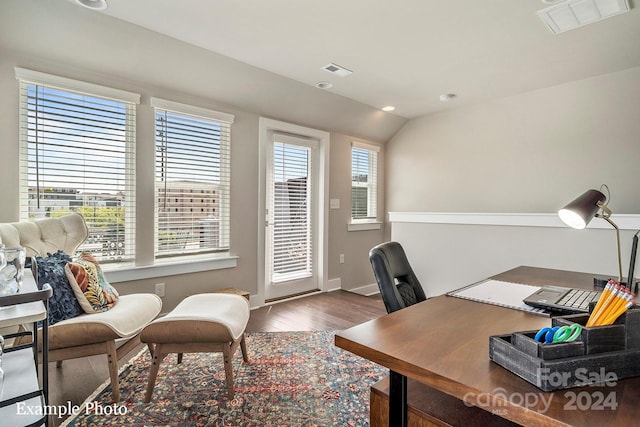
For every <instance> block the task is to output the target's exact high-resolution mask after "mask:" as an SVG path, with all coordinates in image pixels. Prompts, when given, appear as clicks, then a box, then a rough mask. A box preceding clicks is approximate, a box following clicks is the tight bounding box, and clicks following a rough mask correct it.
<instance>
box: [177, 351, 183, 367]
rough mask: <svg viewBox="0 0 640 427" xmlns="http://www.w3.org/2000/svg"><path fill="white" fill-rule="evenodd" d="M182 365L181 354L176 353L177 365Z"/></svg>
mask: <svg viewBox="0 0 640 427" xmlns="http://www.w3.org/2000/svg"><path fill="white" fill-rule="evenodd" d="M181 363H182V353H178V365H179V364H181Z"/></svg>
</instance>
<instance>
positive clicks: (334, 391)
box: [63, 332, 389, 427]
mask: <svg viewBox="0 0 640 427" xmlns="http://www.w3.org/2000/svg"><path fill="white" fill-rule="evenodd" d="M246 339H247V350H248V353H249V359H250V362H249V363H244V362H243V361H242V355H241V352H240V349H238V351H237V352H236V355H235V357H234V360H233V371H234V384H235V391H236V394H235V398H234V399H233V400H231V401H230V400H229V399H228V396H227V392H226V383H225V379H224V378H225V377H224V369H223V366H222V355H221V354H220V353H214V354H210V353H199V354H185V355H184V358H183V361H182V364H180V365H178V364H176V355H174V354H170V355H168V356H167V357H166V358H165V359H164V361H163V363H162V364H161V365H160V371H159V373H158V379H157V381H156V386H155V389H154V393H153V397H152V400H151V403H148V404H147V403H144V393H145V390H146V385H147V377H148V372H149V364H150V359H151V358H150V356H149V352H148V350H147V349H146V348H145V349H144V350H143V351H142V352H141V353H140V354H138V355H137V356H136V357H134V358H133V359H132V361H131V362H129V363H127V364H126V365H124V366H123V368H122V369H121V373H120V387H121V395H122V399H121V402H120V403H119V404H118V405H115V406H114V405H113V404H112V403H111V387H110V385H109V383H108V382H105V383H104V384H103V385H102V386H100V387H99V388H98V390H97V391H96V392H95V393H94V394H93V395H91V396H89V398H88V399H87V400H86V401H85V402H84V403H83V407H81V408H80V409H79V410H78V411H77V412H78V414H77V415H75V416H72V417H70V418H69V419H68V420H67V421H66V422H65V423H64V424H63V426H67V427H80V426H125V425H126V426H239V427H240V426H241V427H246V426H305V427H306V426H323V427H325V426H340V427H342V426H368V425H369V387H370V385H371V384H372V383H374V382H376V381H378V380H380V379H381V378H383V377H385V376H386V375H388V373H389V371H388V370H387V369H386V368H383V367H381V366H379V365H376V364H375V363H372V362H369V361H368V360H365V359H362V358H360V357H358V356H355V355H353V354H351V353H349V352H346V351H343V350H342V349H339V348H337V347H335V346H334V344H333V332H268V333H251V334H247V338H246ZM124 412H126V413H124Z"/></svg>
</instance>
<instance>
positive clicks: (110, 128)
mask: <svg viewBox="0 0 640 427" xmlns="http://www.w3.org/2000/svg"><path fill="white" fill-rule="evenodd" d="M16 78H18V79H19V80H20V189H21V191H20V216H21V220H34V219H39V218H44V217H57V216H61V215H64V214H67V213H69V212H78V213H80V214H82V215H83V216H84V218H85V220H86V222H87V226H88V228H89V237H88V239H87V240H86V242H85V243H84V244H83V245H82V246H81V247H80V248H79V249H80V250H86V251H89V252H91V253H92V254H93V255H94V256H96V258H97V259H98V260H100V261H101V262H110V261H124V260H132V259H134V258H135V175H134V169H135V122H136V120H135V110H136V105H135V104H136V103H137V102H139V95H137V94H131V93H128V92H124V91H120V90H115V89H110V88H106V87H102V86H97V85H93V84H88V83H84V82H78V81H74V80H70V79H66V78H62V77H58V76H52V75H48V74H44V73H38V72H33V71H30V70H23V69H19V68H16ZM89 91H91V92H89ZM96 93H97V94H96Z"/></svg>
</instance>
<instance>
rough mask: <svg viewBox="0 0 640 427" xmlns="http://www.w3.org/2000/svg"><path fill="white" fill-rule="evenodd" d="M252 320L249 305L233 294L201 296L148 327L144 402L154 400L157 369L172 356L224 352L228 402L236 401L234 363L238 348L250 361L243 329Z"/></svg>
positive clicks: (187, 300)
mask: <svg viewBox="0 0 640 427" xmlns="http://www.w3.org/2000/svg"><path fill="white" fill-rule="evenodd" d="M248 321H249V302H248V301H247V300H246V298H243V297H241V296H239V295H231V294H198V295H193V296H190V297H187V298H185V299H184V300H183V301H182V302H181V303H180V304H178V306H177V307H176V308H175V309H173V310H172V311H171V312H170V313H169V314H167V315H166V316H164V317H161V318H159V319H156V320H154V321H153V322H151V323H150V324H148V325H147V326H146V327H145V328H144V329H143V330H142V332H141V334H140V340H141V341H142V342H145V343H147V344H148V346H149V350H151V354H152V355H153V364H152V365H151V370H150V371H149V382H148V383H147V392H146V395H145V401H146V402H150V401H151V395H152V394H153V387H154V386H155V383H156V377H157V375H158V369H159V368H160V363H161V362H162V360H163V359H164V357H165V356H166V355H167V354H169V353H178V363H180V362H181V360H182V353H209V352H222V354H223V358H224V370H225V376H226V380H227V390H228V392H229V399H233V396H234V390H233V368H232V365H231V361H232V358H233V355H234V354H235V352H236V350H237V349H238V346H240V348H241V349H242V357H243V359H244V361H245V362H248V361H249V358H248V356H247V347H246V344H245V340H244V330H245V328H246V326H247V322H248Z"/></svg>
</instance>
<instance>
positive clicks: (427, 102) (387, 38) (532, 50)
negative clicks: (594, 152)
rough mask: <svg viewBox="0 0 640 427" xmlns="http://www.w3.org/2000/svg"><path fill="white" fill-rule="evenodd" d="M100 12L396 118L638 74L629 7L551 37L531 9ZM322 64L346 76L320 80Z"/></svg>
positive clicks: (437, 2)
mask: <svg viewBox="0 0 640 427" xmlns="http://www.w3.org/2000/svg"><path fill="white" fill-rule="evenodd" d="M547 1H550V0H547ZM585 1H586V0H585ZM588 1H591V0H588ZM108 3H109V7H108V9H106V10H104V11H102V12H101V13H104V14H107V15H111V16H113V17H116V18H119V19H122V20H124V21H128V22H130V23H133V24H136V25H139V26H142V27H144V28H147V29H150V30H153V31H156V32H159V33H162V34H165V35H168V36H170V37H173V38H176V39H178V40H181V41H184V42H187V43H190V44H193V45H196V46H199V47H202V48H205V49H208V50H211V51H213V52H217V53H219V54H222V55H225V56H228V57H231V58H234V59H236V60H239V61H242V62H245V63H247V64H250V65H253V66H255V67H258V68H261V69H264V70H267V71H271V72H273V73H276V74H279V75H281V76H284V77H287V78H290V79H293V80H296V81H298V82H302V83H305V84H308V85H310V86H313V85H315V84H316V83H317V82H320V81H326V82H329V83H331V84H332V85H333V86H332V87H331V88H330V89H327V90H328V91H330V92H332V93H335V94H338V95H341V96H344V97H347V98H350V99H352V100H355V101H358V102H361V103H364V104H367V105H369V106H372V107H375V108H381V107H383V106H386V105H393V106H395V107H396V110H395V111H394V112H393V113H392V114H397V115H399V116H402V117H405V118H412V117H417V116H422V115H425V114H430V113H433V112H436V111H439V110H443V109H447V108H454V107H458V106H462V105H469V104H474V103H479V102H483V101H487V100H491V99H496V98H502V97H507V96H511V95H515V94H518V93H523V92H528V91H532V90H537V89H541V88H545V87H550V86H554V85H558V84H562V83H565V82H569V81H573V80H580V79H585V78H589V77H592V76H596V75H601V74H606V73H611V72H616V71H620V70H624V69H628V68H632V67H638V66H640V47H639V45H638V40H640V11H639V10H638V9H637V8H635V7H634V4H633V3H632V1H631V0H630V1H629V3H630V5H631V11H630V12H628V13H625V14H621V15H618V16H614V17H612V18H609V19H606V20H604V21H601V22H597V23H594V24H591V25H587V26H584V27H580V28H577V29H574V30H570V31H567V32H564V33H561V34H557V35H554V34H552V32H551V31H550V30H549V29H548V28H547V27H546V26H545V24H544V23H543V22H542V21H541V20H540V19H539V17H538V15H537V13H536V12H537V11H538V10H541V9H544V8H546V7H549V4H545V3H543V2H542V1H541V0H516V1H514V0H482V1H478V0H401V1H394V2H393V1H388V0H346V1H345V0H321V1H311V0H269V1H256V0H215V1H205V0H180V1H176V0H135V1H131V0H108ZM332 62H333V63H336V64H338V65H341V66H343V67H345V68H347V69H349V70H352V71H353V74H351V75H349V76H347V77H339V76H335V75H333V74H330V73H328V72H327V71H324V70H322V69H321V67H323V66H325V65H327V64H329V63H332ZM318 90H321V89H318ZM447 93H452V94H455V95H456V97H455V98H453V99H452V100H451V101H449V102H446V103H444V102H441V101H440V100H439V96H440V95H441V94H447Z"/></svg>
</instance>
